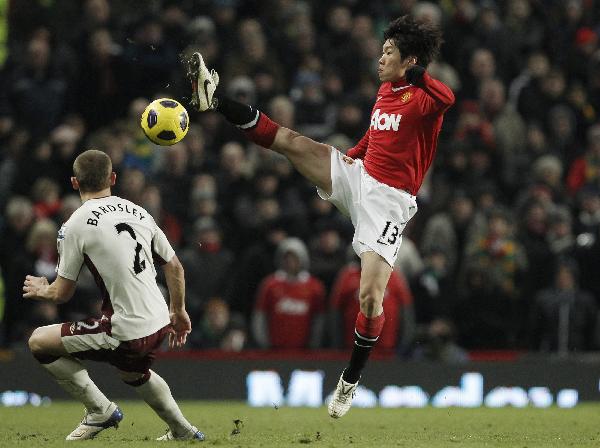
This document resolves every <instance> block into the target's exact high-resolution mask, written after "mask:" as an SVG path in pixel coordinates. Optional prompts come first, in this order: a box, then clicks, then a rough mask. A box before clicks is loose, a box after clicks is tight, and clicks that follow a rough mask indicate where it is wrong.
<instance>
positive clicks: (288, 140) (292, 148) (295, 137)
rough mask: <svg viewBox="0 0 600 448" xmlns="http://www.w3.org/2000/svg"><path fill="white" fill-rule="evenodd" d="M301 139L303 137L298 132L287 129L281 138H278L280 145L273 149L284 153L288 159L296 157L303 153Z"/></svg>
mask: <svg viewBox="0 0 600 448" xmlns="http://www.w3.org/2000/svg"><path fill="white" fill-rule="evenodd" d="M280 132H281V131H280ZM299 137H301V135H300V134H299V133H297V132H296V131H292V130H290V129H285V130H284V132H283V133H282V136H281V138H280V139H279V138H278V141H277V142H278V143H279V144H278V145H277V147H276V148H272V149H276V150H277V151H278V152H280V153H282V154H283V155H285V156H287V157H294V156H295V155H299V154H300V152H301V149H300V144H299Z"/></svg>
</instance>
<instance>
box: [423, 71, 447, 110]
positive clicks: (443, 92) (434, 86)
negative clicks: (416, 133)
mask: <svg viewBox="0 0 600 448" xmlns="http://www.w3.org/2000/svg"><path fill="white" fill-rule="evenodd" d="M417 87H419V88H421V89H423V91H424V92H425V93H426V94H427V95H421V100H420V101H419V106H420V107H421V112H422V113H423V115H430V114H443V113H444V112H446V110H447V109H448V108H449V107H450V106H452V105H453V104H454V93H452V90H450V88H449V87H448V86H447V85H446V84H444V83H443V82H441V81H438V80H437V79H434V78H432V77H431V76H430V75H429V73H427V72H425V73H423V78H421V82H420V83H419V85H418V86H417Z"/></svg>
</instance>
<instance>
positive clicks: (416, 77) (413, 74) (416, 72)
mask: <svg viewBox="0 0 600 448" xmlns="http://www.w3.org/2000/svg"><path fill="white" fill-rule="evenodd" d="M424 73H425V69H424V68H423V67H421V66H420V65H416V64H414V65H411V66H410V67H409V68H407V69H406V73H405V76H406V82H408V83H409V84H412V85H418V84H419V83H420V82H421V79H422V78H423V74H424Z"/></svg>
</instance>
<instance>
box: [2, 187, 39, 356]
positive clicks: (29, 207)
mask: <svg viewBox="0 0 600 448" xmlns="http://www.w3.org/2000/svg"><path fill="white" fill-rule="evenodd" d="M34 217H35V215H34V211H33V204H31V202H30V201H29V200H28V199H27V198H25V197H22V196H13V197H12V198H11V199H10V200H9V202H8V204H7V205H6V210H5V223H4V226H3V228H2V233H1V235H2V236H1V238H0V269H1V270H2V275H3V277H4V291H5V303H4V314H3V323H4V325H3V330H4V334H3V335H2V344H3V345H5V346H9V345H11V344H13V343H15V342H18V341H22V340H23V338H24V336H25V335H24V334H23V327H24V319H26V314H25V313H23V306H26V305H25V304H24V303H23V301H22V300H20V293H21V283H22V281H23V279H22V278H21V276H22V275H23V272H22V270H23V266H22V265H23V264H25V263H27V265H28V266H27V267H29V265H30V264H31V263H32V262H33V259H30V258H31V254H29V253H28V250H27V235H28V234H29V233H30V229H31V226H32V225H33V222H34Z"/></svg>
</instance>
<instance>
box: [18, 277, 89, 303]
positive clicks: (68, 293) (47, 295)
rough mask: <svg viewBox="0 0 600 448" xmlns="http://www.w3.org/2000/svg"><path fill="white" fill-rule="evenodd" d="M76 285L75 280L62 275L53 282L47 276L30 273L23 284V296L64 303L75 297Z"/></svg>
mask: <svg viewBox="0 0 600 448" xmlns="http://www.w3.org/2000/svg"><path fill="white" fill-rule="evenodd" d="M76 285H77V284H76V282H75V281H73V280H69V279H67V278H64V277H61V276H60V275H59V276H57V277H56V280H54V281H53V282H52V283H48V279H47V278H46V277H35V276H33V275H28V276H27V277H25V283H24V285H23V298H25V299H36V300H45V301H48V302H54V303H64V302H67V301H68V300H69V299H70V298H71V297H73V294H74V293H75V288H76Z"/></svg>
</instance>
